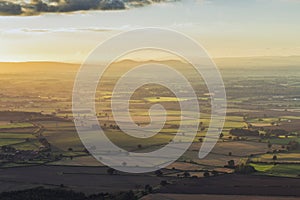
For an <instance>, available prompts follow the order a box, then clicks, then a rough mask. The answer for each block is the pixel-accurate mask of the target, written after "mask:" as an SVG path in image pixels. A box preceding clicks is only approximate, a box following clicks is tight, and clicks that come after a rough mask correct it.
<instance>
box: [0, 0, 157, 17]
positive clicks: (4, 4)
mask: <svg viewBox="0 0 300 200" xmlns="http://www.w3.org/2000/svg"><path fill="white" fill-rule="evenodd" d="M160 1H161V0H31V1H30V2H29V3H28V1H27V3H25V2H24V1H20V0H19V1H18V0H6V1H2V0H0V15H21V14H23V15H34V14H38V13H42V12H72V11H79V10H122V9H126V8H128V7H138V6H144V5H148V4H151V3H153V2H160Z"/></svg>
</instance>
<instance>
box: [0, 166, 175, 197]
mask: <svg viewBox="0 0 300 200" xmlns="http://www.w3.org/2000/svg"><path fill="white" fill-rule="evenodd" d="M162 180H170V178H167V177H157V176H154V175H153V176H151V175H140V176H139V175H132V174H114V175H109V174H107V168H106V167H66V166H31V167H16V168H7V169H1V170H0V185H1V186H0V192H8V191H18V190H26V189H31V188H36V187H45V188H52V189H55V188H60V189H64V190H73V191H76V192H83V193H85V194H98V193H107V192H108V193H114V192H120V191H129V190H136V189H139V188H144V187H145V185H146V184H149V185H153V186H156V185H159V184H160V182H161V181H162ZM0 197H1V195H0Z"/></svg>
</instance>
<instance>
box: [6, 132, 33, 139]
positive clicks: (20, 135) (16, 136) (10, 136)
mask: <svg viewBox="0 0 300 200" xmlns="http://www.w3.org/2000/svg"><path fill="white" fill-rule="evenodd" d="M26 138H29V139H31V138H35V136H34V135H32V134H31V133H0V140H2V139H26Z"/></svg>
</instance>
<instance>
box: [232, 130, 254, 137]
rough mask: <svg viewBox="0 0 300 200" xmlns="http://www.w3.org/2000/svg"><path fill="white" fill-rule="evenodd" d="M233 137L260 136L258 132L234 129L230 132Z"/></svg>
mask: <svg viewBox="0 0 300 200" xmlns="http://www.w3.org/2000/svg"><path fill="white" fill-rule="evenodd" d="M229 133H230V134H231V135H234V136H238V137H243V136H259V131H258V130H249V129H244V128H234V129H231V130H230V132H229Z"/></svg>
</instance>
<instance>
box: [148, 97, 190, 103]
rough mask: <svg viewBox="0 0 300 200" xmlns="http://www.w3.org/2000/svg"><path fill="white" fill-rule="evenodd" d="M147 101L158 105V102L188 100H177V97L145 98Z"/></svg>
mask: <svg viewBox="0 0 300 200" xmlns="http://www.w3.org/2000/svg"><path fill="white" fill-rule="evenodd" d="M145 100H146V101H148V102H151V103H158V102H173V101H178V102H179V101H186V100H187V99H183V98H181V99H180V98H176V97H148V98H145Z"/></svg>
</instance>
